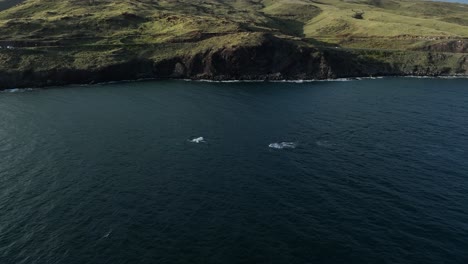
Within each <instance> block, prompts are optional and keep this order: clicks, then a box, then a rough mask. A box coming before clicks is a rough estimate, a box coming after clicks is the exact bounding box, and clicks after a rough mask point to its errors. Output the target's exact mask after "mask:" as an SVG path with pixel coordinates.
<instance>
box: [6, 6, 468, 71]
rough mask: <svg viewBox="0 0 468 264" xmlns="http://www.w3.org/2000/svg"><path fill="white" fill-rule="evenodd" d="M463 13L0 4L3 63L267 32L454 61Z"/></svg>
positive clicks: (79, 61)
mask: <svg viewBox="0 0 468 264" xmlns="http://www.w3.org/2000/svg"><path fill="white" fill-rule="evenodd" d="M12 1H14V0H3V1H0V4H1V3H7V2H8V5H11V3H13V2H12ZM17 2H20V1H17ZM15 3H16V2H15ZM0 7H1V5H0ZM467 14H468V5H464V4H457V3H440V2H430V1H418V0H161V1H155V0H136V1H135V0H119V1H115V0H61V1H56V0H25V1H23V2H21V3H20V4H18V5H15V6H13V7H10V8H7V9H6V10H3V11H1V12H0V46H1V47H2V49H0V61H1V62H2V63H1V64H0V70H3V71H11V69H12V68H14V69H30V70H31V69H32V70H35V69H52V68H57V67H68V68H77V69H86V68H99V67H102V66H105V65H112V64H115V63H119V62H123V61H128V60H131V59H134V58H142V57H144V58H145V59H151V60H154V61H161V60H164V59H170V58H173V57H175V56H179V57H180V56H189V55H194V54H199V53H203V52H208V51H212V50H217V49H225V48H235V47H239V46H255V45H259V44H260V43H261V42H262V41H264V38H263V36H265V35H271V36H274V37H275V38H278V39H283V40H285V41H290V42H293V43H296V44H297V45H298V47H314V48H317V49H325V50H326V49H339V50H343V51H346V52H349V53H353V54H357V56H361V55H362V54H371V55H369V56H371V57H372V58H373V59H375V60H381V61H383V62H388V63H407V64H411V63H419V62H418V60H419V59H415V60H413V59H412V60H413V61H412V62H411V61H409V62H408V61H398V59H397V58H402V56H400V55H392V54H401V52H408V54H409V53H410V52H413V53H412V54H411V56H407V57H408V58H417V57H418V56H420V54H422V53H424V52H427V51H437V52H442V53H444V54H446V53H450V54H446V56H448V57H452V58H454V60H456V59H460V56H462V55H463V54H464V53H465V52H467V49H468V16H467ZM359 15H360V16H359ZM7 46H8V47H9V48H8V49H7ZM12 49H13V50H12ZM383 51H386V53H385V52H383ZM388 52H394V53H388ZM379 54H385V55H382V56H381V57H379V56H380V55H379ZM424 54H425V53H424ZM366 56H367V55H366ZM421 56H423V55H421ZM424 56H425V55H424ZM403 57H405V56H403ZM419 61H423V60H419ZM416 66H424V65H416ZM33 67H37V68H33Z"/></svg>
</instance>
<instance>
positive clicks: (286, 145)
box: [268, 142, 297, 149]
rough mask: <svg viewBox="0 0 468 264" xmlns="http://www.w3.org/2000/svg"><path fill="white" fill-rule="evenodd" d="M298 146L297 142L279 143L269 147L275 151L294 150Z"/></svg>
mask: <svg viewBox="0 0 468 264" xmlns="http://www.w3.org/2000/svg"><path fill="white" fill-rule="evenodd" d="M296 146H297V144H296V143H295V142H279V143H271V144H270V145H268V147H269V148H273V149H294V148H296Z"/></svg>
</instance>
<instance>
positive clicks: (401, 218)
mask: <svg viewBox="0 0 468 264" xmlns="http://www.w3.org/2000/svg"><path fill="white" fill-rule="evenodd" d="M0 124H1V125H0V156H1V158H0V263H2V264H10V263H11V264H16V263H27V264H30V263H41V264H42V263H47V264H49V263H66V264H75V263H76V264H82V263H99V264H102V263H112V264H115V263H203V264H206V263H359V264H361V263H438V264H439V263H450V264H455V263H460V264H462V263H463V264H465V263H468V79H465V80H463V79H453V80H442V79H404V78H390V79H380V80H363V81H348V82H313V83H304V84H295V83H201V82H184V81H157V82H137V83H122V84H107V85H95V86H88V87H78V86H76V87H73V86H72V87H65V88H53V89H45V90H34V91H16V92H3V93H0ZM199 137H203V140H201V139H198V141H199V143H195V142H191V140H192V139H196V138H199ZM283 142H284V143H283ZM274 143H277V144H274ZM270 144H272V145H270ZM274 147H276V148H274Z"/></svg>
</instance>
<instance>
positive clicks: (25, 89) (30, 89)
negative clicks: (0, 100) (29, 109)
mask: <svg viewBox="0 0 468 264" xmlns="http://www.w3.org/2000/svg"><path fill="white" fill-rule="evenodd" d="M35 90H37V89H34V88H13V89H5V90H3V91H1V92H3V93H24V92H30V91H35Z"/></svg>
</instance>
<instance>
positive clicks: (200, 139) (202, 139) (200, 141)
mask: <svg viewBox="0 0 468 264" xmlns="http://www.w3.org/2000/svg"><path fill="white" fill-rule="evenodd" d="M189 142H192V143H197V144H198V143H205V142H206V141H205V139H204V138H203V137H197V138H194V139H191V140H189Z"/></svg>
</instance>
